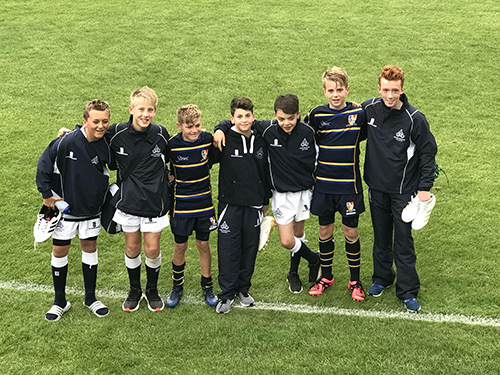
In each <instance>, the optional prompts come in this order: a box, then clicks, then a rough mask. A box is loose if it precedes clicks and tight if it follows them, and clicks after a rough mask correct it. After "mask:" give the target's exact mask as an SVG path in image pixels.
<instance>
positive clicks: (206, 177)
mask: <svg viewBox="0 0 500 375" xmlns="http://www.w3.org/2000/svg"><path fill="white" fill-rule="evenodd" d="M208 179H210V176H205V177H203V178H200V179H199V180H190V181H187V180H186V181H183V180H176V182H177V183H180V184H194V183H196V182H200V181H205V180H208Z"/></svg>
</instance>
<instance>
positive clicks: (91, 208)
mask: <svg viewBox="0 0 500 375" xmlns="http://www.w3.org/2000/svg"><path fill="white" fill-rule="evenodd" d="M108 125H109V105H108V103H106V102H104V101H102V100H97V99H95V100H92V101H89V102H88V103H87V104H86V105H85V108H84V111H83V127H81V126H77V127H76V128H75V129H74V130H73V131H71V132H70V131H69V130H68V132H67V133H66V134H65V135H64V136H60V137H59V138H57V139H55V140H54V141H52V142H51V143H50V145H49V146H47V148H46V149H45V150H44V151H43V153H42V155H41V156H40V159H39V160H38V165H37V171H36V185H37V187H38V190H39V191H40V193H41V194H42V198H43V204H44V205H45V206H47V207H51V208H54V206H55V204H56V202H57V201H59V200H63V199H64V201H65V202H66V203H68V204H69V211H68V212H67V211H64V213H63V216H62V219H61V221H60V222H59V223H58V225H57V227H56V229H55V231H54V233H53V235H52V242H53V246H52V260H51V264H52V279H53V283H54V291H55V297H54V303H53V306H52V307H51V309H50V310H49V311H48V312H47V313H46V314H45V319H46V320H48V321H58V320H59V319H61V317H62V316H63V315H64V313H66V312H67V311H68V310H69V309H70V307H71V304H70V303H69V302H68V301H67V300H66V279H67V275H68V253H69V248H70V244H71V239H72V238H74V237H75V236H76V233H77V232H78V237H79V238H80V247H81V249H82V271H83V281H84V285H85V300H84V305H85V306H87V307H88V308H89V309H90V310H91V311H92V312H93V313H94V314H95V315H96V316H97V317H104V316H106V315H108V313H109V310H108V308H107V307H106V306H104V305H103V304H102V303H101V302H100V301H98V300H97V299H96V295H95V289H96V281H97V263H98V257H97V247H96V243H97V236H98V234H99V233H100V232H101V222H100V218H99V215H100V212H101V207H102V205H103V203H104V199H105V196H106V192H107V190H108V184H109V172H108V169H107V168H106V164H108V163H109V162H110V158H111V156H110V151H109V147H108V143H107V142H106V140H105V139H104V134H105V132H106V129H107V128H108Z"/></svg>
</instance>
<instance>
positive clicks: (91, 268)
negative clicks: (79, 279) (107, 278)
mask: <svg viewBox="0 0 500 375" xmlns="http://www.w3.org/2000/svg"><path fill="white" fill-rule="evenodd" d="M82 272H83V284H84V286H85V304H86V305H87V306H90V305H91V304H92V303H94V302H95V301H96V300H97V299H96V297H95V288H96V282H97V250H96V251H95V252H93V253H86V252H84V251H83V250H82Z"/></svg>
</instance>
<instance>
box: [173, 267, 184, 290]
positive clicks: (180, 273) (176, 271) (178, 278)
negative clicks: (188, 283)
mask: <svg viewBox="0 0 500 375" xmlns="http://www.w3.org/2000/svg"><path fill="white" fill-rule="evenodd" d="M184 268H186V262H184V263H182V264H181V265H179V266H178V265H176V264H174V262H172V280H173V281H174V286H183V285H184Z"/></svg>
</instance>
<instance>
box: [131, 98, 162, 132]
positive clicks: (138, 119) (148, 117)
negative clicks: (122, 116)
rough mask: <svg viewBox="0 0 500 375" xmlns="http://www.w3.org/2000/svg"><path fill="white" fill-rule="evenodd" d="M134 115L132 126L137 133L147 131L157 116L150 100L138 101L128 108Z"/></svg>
mask: <svg viewBox="0 0 500 375" xmlns="http://www.w3.org/2000/svg"><path fill="white" fill-rule="evenodd" d="M128 110H129V112H130V114H131V115H132V118H133V119H132V126H133V127H134V129H135V130H137V131H145V130H146V129H147V128H148V126H149V125H151V122H152V121H153V118H154V117H155V115H156V108H155V107H154V106H153V104H152V103H150V102H149V101H148V100H144V99H137V100H134V102H133V103H132V104H131V105H130V107H128Z"/></svg>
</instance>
